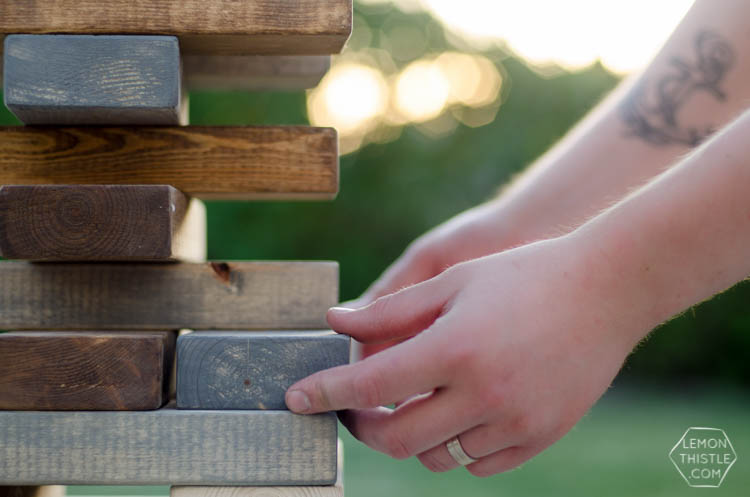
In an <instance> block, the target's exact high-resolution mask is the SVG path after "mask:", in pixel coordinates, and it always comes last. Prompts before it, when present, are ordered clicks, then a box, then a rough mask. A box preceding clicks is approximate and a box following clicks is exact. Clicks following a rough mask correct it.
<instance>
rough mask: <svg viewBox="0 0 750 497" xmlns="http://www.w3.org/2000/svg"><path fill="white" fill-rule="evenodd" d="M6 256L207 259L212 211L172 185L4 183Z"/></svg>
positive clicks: (0, 250) (0, 203) (1, 221)
mask: <svg viewBox="0 0 750 497" xmlns="http://www.w3.org/2000/svg"><path fill="white" fill-rule="evenodd" d="M0 256H2V257H4V258H6V259H25V260H34V261H92V260H96V261H107V260H110V261H132V260H150V261H158V260H178V259H179V260H184V261H192V262H202V261H205V260H206V208H205V206H204V205H203V203H202V202H201V201H200V200H198V199H190V198H188V197H187V196H186V195H185V194H183V193H181V192H179V191H178V190H176V189H174V188H172V187H171V186H167V185H35V186H21V185H11V186H0Z"/></svg>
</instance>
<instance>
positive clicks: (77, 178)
mask: <svg viewBox="0 0 750 497" xmlns="http://www.w3.org/2000/svg"><path fill="white" fill-rule="evenodd" d="M338 164H339V162H338V140H337V135H336V131H335V130H334V129H332V128H312V127H306V126H279V127H275V126H271V127H261V126H259V127H254V126H238V127H231V126H230V127H223V126H217V127H202V126H189V127H117V128H110V127H80V128H76V127H60V128H57V127H25V126H11V127H0V184H15V185H38V184H55V185H59V184H63V185H64V184H108V185H112V184H119V185H122V184H129V185H134V184H135V185H138V184H158V185H172V186H173V187H175V188H177V189H178V190H181V191H182V192H184V193H186V194H188V195H191V196H195V197H201V198H224V199H262V198H299V199H303V198H319V199H327V198H332V197H334V196H335V195H336V192H337V191H338Z"/></svg>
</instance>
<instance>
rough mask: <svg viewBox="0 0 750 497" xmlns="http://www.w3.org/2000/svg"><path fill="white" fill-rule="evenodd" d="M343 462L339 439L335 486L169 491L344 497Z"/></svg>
mask: <svg viewBox="0 0 750 497" xmlns="http://www.w3.org/2000/svg"><path fill="white" fill-rule="evenodd" d="M343 462H344V451H343V444H342V443H341V439H339V441H338V469H337V473H338V474H337V478H336V483H335V484H333V485H326V486H320V485H317V486H285V487H260V486H244V487H227V486H212V487H208V486H172V487H170V489H169V497H344V464H343ZM0 497H1V496H0ZM19 497H24V496H19ZM40 497H41V496H40Z"/></svg>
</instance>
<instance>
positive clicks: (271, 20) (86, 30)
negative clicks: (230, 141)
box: [0, 0, 352, 55]
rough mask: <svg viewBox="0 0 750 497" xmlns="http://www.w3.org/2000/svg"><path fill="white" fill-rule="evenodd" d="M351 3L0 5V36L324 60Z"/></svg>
mask: <svg viewBox="0 0 750 497" xmlns="http://www.w3.org/2000/svg"><path fill="white" fill-rule="evenodd" d="M351 29H352V0H253V1H250V2H245V1H236V0H211V2H210V3H207V2H205V1H204V0H160V1H158V2H154V1H153V0H108V1H107V2H100V1H98V0H0V33H2V34H11V33H30V34H40V33H68V34H110V33H118V34H130V35H132V34H143V35H174V36H178V37H179V38H180V44H181V46H182V47H183V50H184V51H185V52H186V53H205V54H225V55H242V54H248V55H249V54H261V55H263V54H270V55H282V54H289V55H303V54H319V55H329V54H332V53H338V52H339V51H341V49H342V48H343V46H344V43H345V42H346V40H347V38H348V37H349V34H350V33H351Z"/></svg>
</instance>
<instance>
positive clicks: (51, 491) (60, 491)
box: [0, 485, 65, 497]
mask: <svg viewBox="0 0 750 497" xmlns="http://www.w3.org/2000/svg"><path fill="white" fill-rule="evenodd" d="M0 497H65V485H42V486H33V485H32V486H0Z"/></svg>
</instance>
